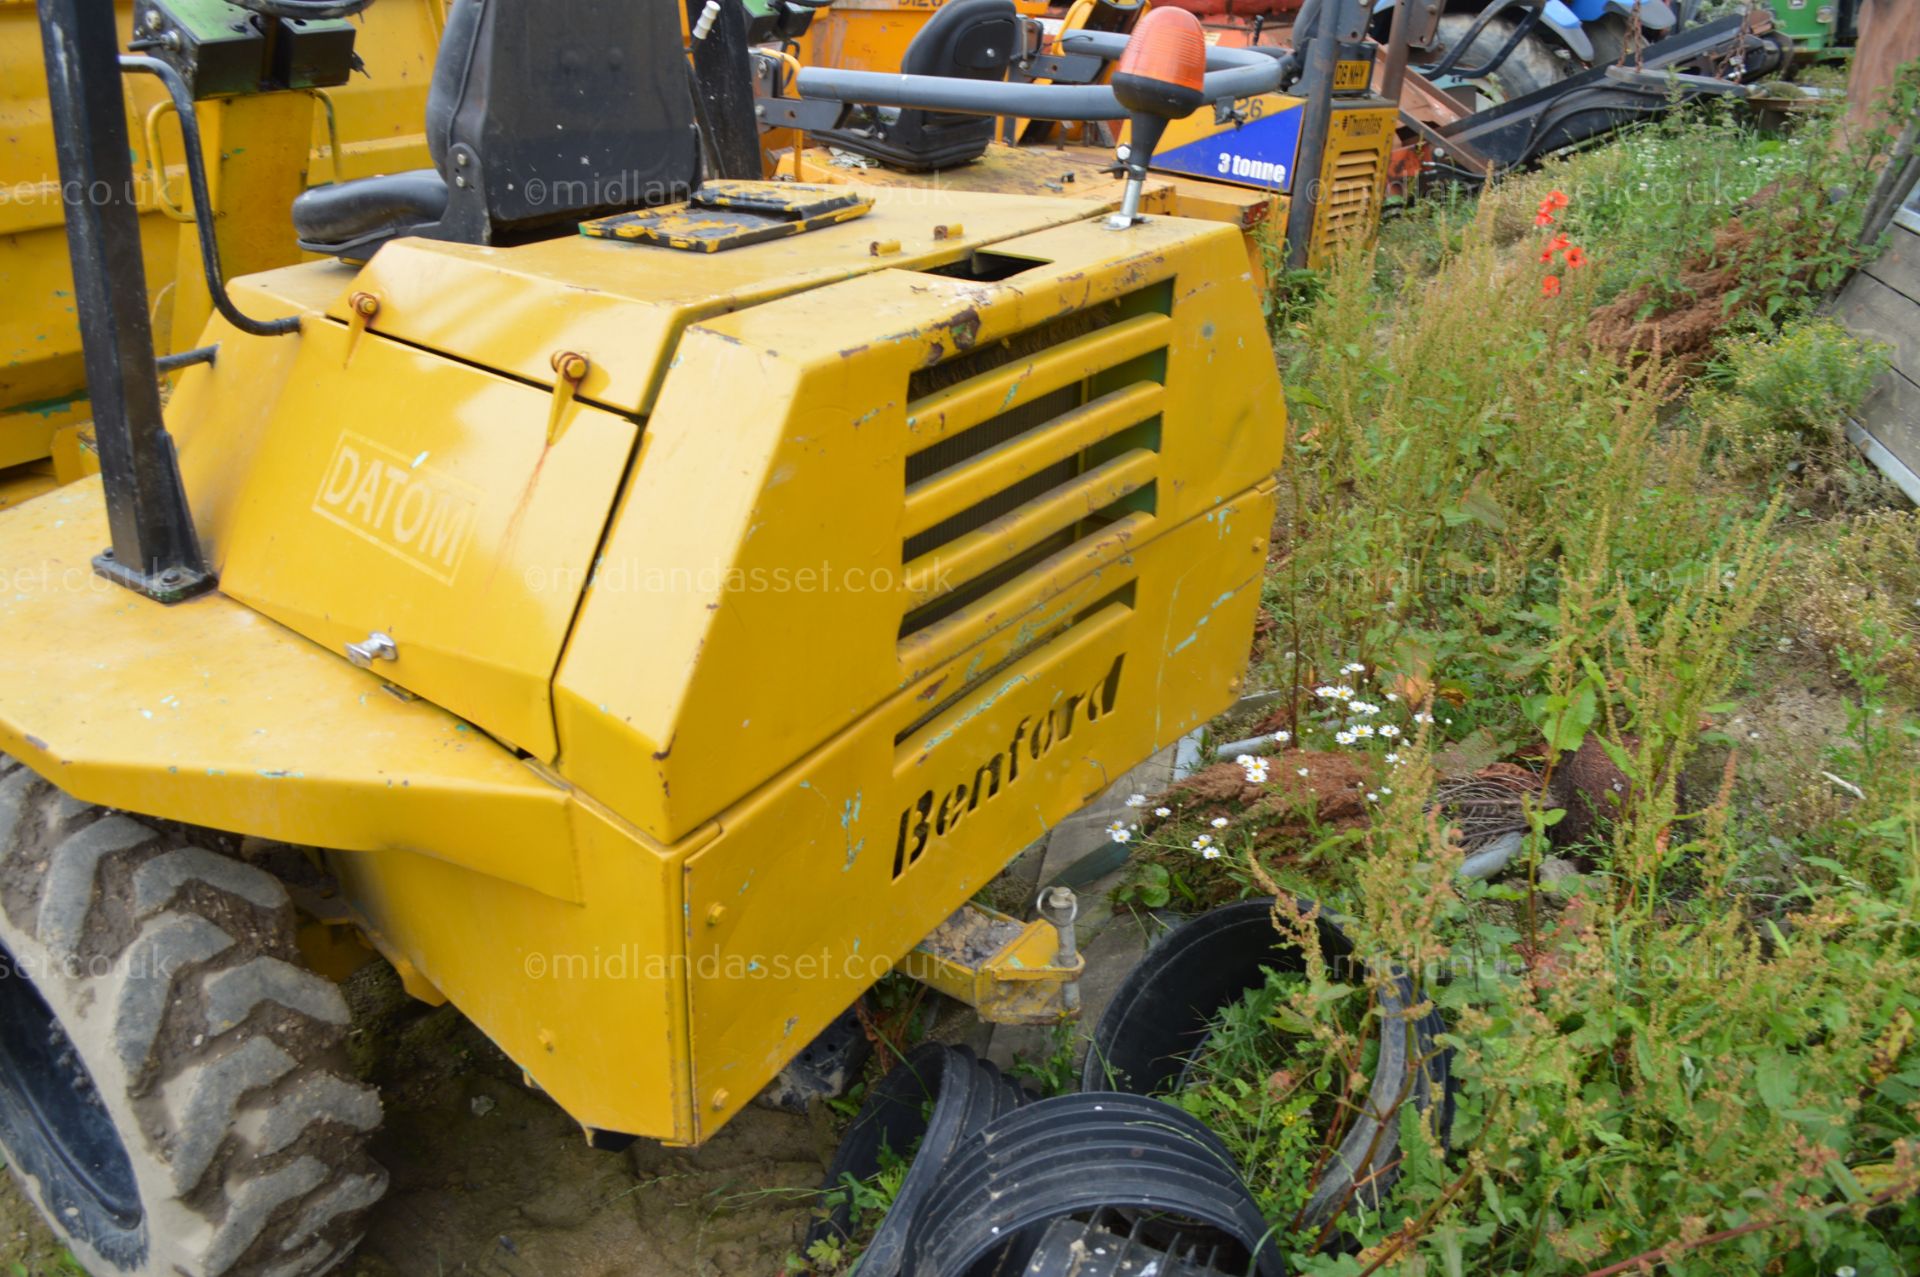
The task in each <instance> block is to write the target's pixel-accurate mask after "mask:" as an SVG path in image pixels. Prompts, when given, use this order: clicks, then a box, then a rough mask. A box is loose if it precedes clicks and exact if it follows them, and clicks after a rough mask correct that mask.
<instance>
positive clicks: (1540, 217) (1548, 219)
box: [1533, 204, 1553, 226]
mask: <svg viewBox="0 0 1920 1277" xmlns="http://www.w3.org/2000/svg"><path fill="white" fill-rule="evenodd" d="M1533 224H1534V225H1535V226H1551V225H1553V214H1552V213H1549V212H1548V211H1547V208H1546V206H1545V205H1544V204H1543V205H1541V206H1540V211H1539V212H1538V213H1536V214H1534V217H1533Z"/></svg>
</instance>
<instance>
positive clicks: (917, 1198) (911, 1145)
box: [807, 1042, 1033, 1277]
mask: <svg viewBox="0 0 1920 1277" xmlns="http://www.w3.org/2000/svg"><path fill="white" fill-rule="evenodd" d="M1032 1098H1033V1096H1032V1094H1031V1093H1030V1092H1028V1091H1026V1090H1025V1089H1023V1088H1022V1087H1021V1086H1020V1085H1019V1084H1018V1083H1017V1082H1015V1081H1014V1080H1013V1079H1011V1078H1009V1077H1007V1076H1006V1075H1005V1074H1003V1073H1001V1072H1000V1070H999V1069H997V1068H995V1067H994V1066H993V1065H992V1064H989V1063H987V1062H986V1061H984V1060H981V1059H979V1058H977V1057H976V1056H975V1055H974V1054H973V1052H972V1051H969V1050H967V1048H965V1047H962V1046H948V1045H946V1044H945V1043H941V1042H923V1043H921V1044H920V1045H919V1046H916V1047H914V1048H913V1049H912V1050H911V1051H908V1052H907V1054H906V1055H905V1056H904V1057H903V1058H902V1059H901V1060H900V1062H899V1063H897V1064H895V1065H894V1066H893V1068H892V1069H891V1070H889V1071H888V1073H887V1075H886V1076H885V1077H883V1078H881V1079H880V1081H879V1082H878V1083H877V1084H875V1086H874V1088H873V1090H872V1091H870V1092H869V1093H868V1095H867V1100H866V1103H865V1104H863V1105H862V1106H861V1108H860V1113H859V1115H858V1116H857V1117H855V1118H854V1120H853V1125H852V1126H850V1127H848V1128H847V1134H846V1137H845V1138H844V1139H842V1140H841V1141H840V1147H839V1148H838V1149H837V1150H835V1152H834V1155H833V1161H832V1163H831V1164H830V1165H829V1166H828V1167H827V1179H826V1183H825V1184H823V1185H822V1186H821V1191H822V1193H830V1192H832V1191H833V1190H834V1189H837V1188H839V1187H841V1186H842V1185H843V1184H844V1182H845V1177H846V1176H848V1175H851V1176H853V1177H854V1178H855V1179H860V1180H863V1179H866V1178H868V1177H869V1176H872V1175H874V1174H875V1173H877V1172H878V1171H879V1170H880V1169H881V1166H880V1162H881V1150H882V1149H890V1150H891V1151H892V1152H893V1153H894V1154H896V1155H898V1156H900V1157H903V1158H905V1157H912V1159H913V1162H912V1165H911V1166H909V1167H908V1168H907V1174H906V1178H905V1180H904V1181H902V1183H901V1185H900V1192H899V1194H898V1195H897V1196H896V1197H895V1198H894V1202H893V1207H892V1209H890V1210H889V1211H888V1212H887V1217H886V1219H885V1220H883V1221H882V1222H881V1225H880V1228H879V1231H878V1232H876V1233H875V1234H874V1238H873V1241H872V1242H870V1243H869V1244H868V1245H867V1248H866V1249H865V1251H864V1252H862V1254H861V1258H860V1277H895V1275H896V1274H899V1273H901V1272H902V1271H903V1269H902V1267H901V1263H902V1260H903V1258H904V1257H905V1254H906V1243H907V1232H908V1229H909V1227H910V1226H911V1225H912V1223H913V1220H914V1218H915V1217H916V1216H917V1215H918V1214H919V1213H920V1210H921V1206H922V1202H923V1201H924V1199H925V1197H926V1195H927V1193H928V1191H929V1190H930V1189H931V1188H932V1187H933V1182H934V1180H935V1179H936V1178H938V1176H939V1174H940V1171H941V1170H942V1168H944V1167H945V1166H946V1164H947V1162H948V1161H949V1160H950V1159H951V1157H952V1155H953V1152H954V1150H955V1149H956V1148H957V1147H959V1145H960V1144H961V1142H962V1141H964V1140H965V1139H967V1138H968V1137H969V1136H972V1135H974V1134H977V1133H978V1132H979V1131H980V1130H981V1129H982V1128H983V1127H985V1126H986V1125H987V1124H988V1123H989V1122H991V1121H992V1120H993V1119H994V1118H996V1117H999V1116H1001V1115H1002V1114H1005V1113H1010V1112H1012V1111H1013V1110H1014V1109H1016V1108H1019V1107H1020V1106H1021V1105H1023V1104H1025V1103H1027V1102H1028V1101H1030V1100H1031V1099H1032ZM916 1143H917V1144H918V1146H919V1147H918V1151H917V1152H916V1151H915V1144H916ZM849 1224H850V1221H849V1218H848V1210H847V1207H846V1206H845V1205H844V1204H843V1205H840V1206H838V1207H836V1208H834V1209H833V1210H832V1211H831V1212H829V1213H828V1214H827V1215H826V1217H825V1218H823V1219H820V1220H818V1221H816V1222H815V1223H814V1225H813V1227H812V1228H811V1229H810V1230H809V1231H808V1233H807V1242H808V1244H809V1245H811V1244H812V1243H814V1242H816V1241H820V1240H822V1239H825V1238H831V1237H839V1238H841V1239H843V1240H850V1238H849V1235H848V1230H849ZM906 1271H911V1270H906Z"/></svg>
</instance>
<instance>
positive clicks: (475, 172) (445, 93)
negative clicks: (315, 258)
mask: <svg viewBox="0 0 1920 1277" xmlns="http://www.w3.org/2000/svg"><path fill="white" fill-rule="evenodd" d="M426 133H427V150H428V153H429V154H430V155H431V156H432V157H433V167H432V168H430V169H418V170H415V171H413V172H410V173H391V174H385V175H382V176H379V177H367V178H361V179H359V180H357V181H352V182H340V183H338V184H336V185H333V186H317V187H314V188H313V189H312V190H310V191H307V192H305V193H304V194H302V195H301V196H300V197H299V198H298V199H296V200H295V201H294V204H293V226H294V231H295V232H296V234H297V235H298V237H299V240H300V247H302V248H304V249H306V250H307V251H308V252H312V253H328V254H332V255H334V256H337V257H344V258H347V259H348V260H350V261H365V260H366V259H367V258H369V257H371V256H372V255H373V253H374V252H375V250H377V249H378V248H379V247H380V246H381V245H382V244H384V243H386V242H387V241H388V240H391V239H398V238H400V237H401V236H406V235H415V236H421V237H424V238H427V239H441V240H452V241H455V242H458V243H464V244H494V243H501V242H508V241H512V240H518V239H529V238H537V237H538V236H539V235H540V233H541V232H542V231H544V230H547V229H548V228H555V227H560V226H565V227H567V228H568V229H569V230H571V229H572V226H573V224H574V223H575V222H578V221H579V220H580V219H582V218H585V217H591V216H593V215H595V214H598V213H603V212H609V211H614V210H625V209H635V208H643V207H647V206H650V205H654V204H665V203H670V202H672V201H674V200H683V199H685V198H687V195H688V193H689V192H690V191H691V190H692V188H693V187H694V186H695V185H697V184H698V181H699V170H700V139H699V135H698V133H697V132H696V131H695V127H694V119H693V100H692V96H691V94H690V93H689V91H688V85H687V68H686V64H685V55H684V54H683V53H682V51H681V44H680V19H679V16H678V10H677V8H676V7H675V6H673V5H671V4H666V3H660V2H658V0H454V4H453V8H452V10H451V12H449V13H448V15H447V26H446V30H445V31H444V32H443V33H442V35H441V37H440V50H439V53H438V55H437V56H436V57H435V59H434V66H433V82H432V84H431V85H429V86H428V90H427V118H426Z"/></svg>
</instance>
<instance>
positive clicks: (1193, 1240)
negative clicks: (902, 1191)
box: [907, 1092, 1287, 1277]
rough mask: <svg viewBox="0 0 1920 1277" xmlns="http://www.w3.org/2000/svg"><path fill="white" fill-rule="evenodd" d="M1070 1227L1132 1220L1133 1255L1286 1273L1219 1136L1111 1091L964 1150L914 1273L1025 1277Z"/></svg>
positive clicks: (1010, 1117) (1034, 1114)
mask: <svg viewBox="0 0 1920 1277" xmlns="http://www.w3.org/2000/svg"><path fill="white" fill-rule="evenodd" d="M1063 1220H1067V1221H1094V1220H1124V1221H1128V1223H1127V1233H1128V1236H1129V1237H1130V1238H1131V1239H1132V1240H1133V1241H1134V1242H1135V1243H1136V1244H1137V1245H1139V1246H1141V1247H1144V1248H1147V1249H1150V1250H1157V1251H1160V1252H1161V1253H1165V1252H1167V1251H1169V1250H1172V1249H1179V1250H1181V1251H1183V1252H1198V1253H1201V1254H1204V1255H1205V1256H1207V1258H1208V1263H1209V1265H1210V1269H1211V1270H1213V1271H1219V1272H1224V1273H1234V1274H1258V1277H1285V1274H1286V1272H1287V1265H1286V1261H1285V1259H1284V1258H1283V1257H1282V1255H1281V1254H1280V1250H1279V1245H1278V1241H1277V1239H1276V1238H1275V1236H1274V1234H1273V1230H1272V1229H1271V1227H1270V1226H1269V1225H1268V1223H1267V1221H1266V1220H1265V1219H1263V1218H1262V1217H1261V1214H1260V1208H1259V1206H1258V1205H1257V1204H1256V1203H1255V1202H1254V1200H1253V1196H1252V1194H1251V1193H1249V1192H1248V1191H1247V1187H1246V1184H1245V1183H1244V1182H1243V1181H1242V1179H1241V1177H1240V1170H1239V1168H1238V1167H1237V1166H1235V1165H1234V1162H1233V1158H1232V1157H1231V1156H1229V1155H1228V1153H1227V1151H1226V1149H1225V1148H1224V1147H1223V1146H1222V1145H1221V1143H1220V1140H1219V1137H1218V1136H1216V1135H1214V1133H1213V1132H1211V1131H1209V1130H1208V1129H1207V1128H1206V1127H1205V1126H1204V1125H1202V1124H1201V1123H1200V1122H1198V1121H1196V1120H1195V1119H1194V1118H1192V1117H1190V1116H1188V1115H1187V1114H1186V1113H1185V1112H1183V1111H1182V1110H1180V1109H1178V1108H1176V1107H1175V1106H1173V1105H1171V1104H1168V1103H1166V1102H1165V1101H1163V1100H1155V1099H1152V1098H1149V1097H1145V1096H1137V1095H1128V1094H1124V1093H1115V1092H1091V1093H1088V1092H1083V1093H1081V1094H1078V1095H1062V1096H1059V1097H1057V1098H1054V1099H1050V1100H1041V1101H1039V1102H1037V1103H1034V1104H1030V1105H1027V1106H1025V1107H1023V1108H1020V1109H1018V1110H1016V1111H1014V1112H1012V1113H1008V1114H1006V1115H1004V1116H1002V1117H999V1118H996V1119H995V1120H994V1121H993V1122H991V1123H989V1124H988V1125H987V1126H986V1127H985V1128H984V1129H983V1130H981V1131H979V1132H978V1133H977V1134H975V1135H974V1136H973V1137H971V1138H970V1139H968V1140H967V1141H965V1143H964V1144H962V1145H961V1147H960V1148H959V1150H958V1151H957V1152H956V1153H955V1154H954V1156H953V1157H952V1159H951V1161H950V1162H949V1164H948V1165H947V1166H946V1167H945V1168H944V1170H943V1171H942V1173H941V1175H940V1177H939V1181H938V1182H937V1183H936V1184H935V1186H934V1188H933V1190H932V1192H931V1193H930V1194H929V1195H928V1196H927V1197H926V1199H925V1200H924V1202H923V1203H922V1204H921V1207H920V1209H919V1211H918V1213H917V1214H916V1215H915V1217H914V1221H913V1224H912V1228H911V1232H910V1235H909V1237H908V1241H907V1253H908V1256H909V1261H908V1268H907V1271H909V1272H911V1273H912V1274H913V1275H914V1277H987V1275H988V1274H1002V1273H1014V1272H1021V1271H1024V1269H1025V1267H1026V1265H1028V1263H1029V1262H1030V1261H1031V1260H1032V1259H1033V1257H1034V1256H1035V1254H1036V1253H1038V1252H1039V1251H1040V1250H1041V1248H1042V1246H1043V1245H1044V1244H1045V1243H1046V1240H1047V1237H1048V1236H1049V1234H1050V1232H1051V1230H1052V1229H1053V1228H1054V1227H1055V1226H1056V1225H1057V1224H1059V1223H1060V1221H1063ZM1208 1270H1209V1269H1202V1270H1200V1271H1208ZM1116 1271H1119V1272H1125V1271H1126V1270H1125V1269H1118V1270H1116Z"/></svg>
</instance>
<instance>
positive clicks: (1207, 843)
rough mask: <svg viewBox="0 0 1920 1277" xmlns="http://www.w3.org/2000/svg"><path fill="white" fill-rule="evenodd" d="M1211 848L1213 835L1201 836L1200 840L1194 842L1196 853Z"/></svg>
mask: <svg viewBox="0 0 1920 1277" xmlns="http://www.w3.org/2000/svg"><path fill="white" fill-rule="evenodd" d="M1211 846H1213V835H1212V834H1201V835H1200V836H1199V837H1198V838H1196V839H1194V840H1193V849H1194V850H1195V851H1205V850H1206V849H1207V848H1209V847H1211Z"/></svg>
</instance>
